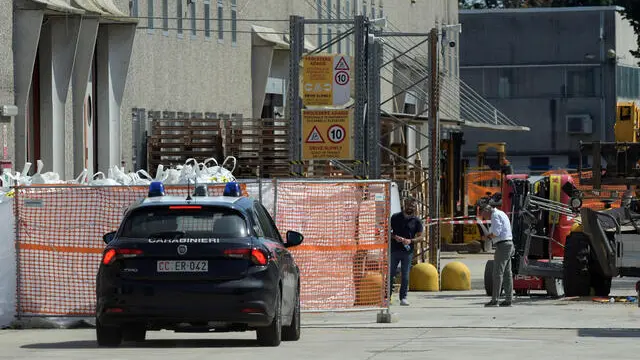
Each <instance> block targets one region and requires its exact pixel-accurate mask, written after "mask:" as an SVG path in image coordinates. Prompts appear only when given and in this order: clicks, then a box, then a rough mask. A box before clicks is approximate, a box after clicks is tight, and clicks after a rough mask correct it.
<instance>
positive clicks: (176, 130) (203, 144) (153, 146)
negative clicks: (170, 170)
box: [147, 118, 224, 173]
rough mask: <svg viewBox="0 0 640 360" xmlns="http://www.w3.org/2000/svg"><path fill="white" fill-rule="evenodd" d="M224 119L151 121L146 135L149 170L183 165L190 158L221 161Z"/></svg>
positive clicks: (152, 171)
mask: <svg viewBox="0 0 640 360" xmlns="http://www.w3.org/2000/svg"><path fill="white" fill-rule="evenodd" d="M222 126H223V122H222V120H219V119H202V118H192V119H159V120H153V121H152V123H151V135H150V136H149V137H148V138H147V163H148V170H149V171H151V173H155V171H156V169H157V167H158V165H160V164H162V165H164V166H176V165H182V164H184V163H185V161H186V160H187V159H189V158H194V159H196V160H197V161H204V160H206V159H207V158H211V157H213V158H215V159H216V160H218V161H220V158H221V157H222V156H223V154H224V151H223V150H224V149H223V145H224V142H223V135H224V133H223V131H224V129H223V127H222Z"/></svg>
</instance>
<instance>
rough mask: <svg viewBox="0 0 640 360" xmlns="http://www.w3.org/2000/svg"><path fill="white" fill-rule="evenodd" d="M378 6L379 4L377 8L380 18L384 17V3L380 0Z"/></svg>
mask: <svg viewBox="0 0 640 360" xmlns="http://www.w3.org/2000/svg"><path fill="white" fill-rule="evenodd" d="M379 6H380V10H379V12H380V19H382V18H383V17H384V5H383V4H382V0H380V4H379Z"/></svg>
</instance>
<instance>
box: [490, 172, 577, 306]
mask: <svg viewBox="0 0 640 360" xmlns="http://www.w3.org/2000/svg"><path fill="white" fill-rule="evenodd" d="M581 205H582V200H581V192H580V191H579V190H578V189H577V188H576V186H575V184H574V180H573V178H572V177H571V176H570V175H567V174H562V175H548V176H529V175H526V174H517V175H507V176H506V178H505V181H504V182H503V185H502V199H501V205H500V208H501V210H502V211H504V212H505V213H506V214H507V215H508V216H509V218H510V219H511V224H512V233H513V242H514V247H515V254H514V256H513V258H512V259H511V266H512V271H513V287H514V291H515V293H516V295H520V296H522V295H528V294H529V293H530V291H532V290H542V291H546V292H547V294H548V295H550V296H552V297H562V296H564V286H563V282H562V279H563V256H564V244H565V241H566V238H567V235H569V233H570V232H571V227H572V225H573V223H574V219H575V218H576V216H578V214H579V208H580V206H581ZM492 275H493V260H489V261H487V263H486V265H485V272H484V287H485V291H486V293H487V295H489V296H490V295H491V292H492V289H493V286H494V284H493V276H492Z"/></svg>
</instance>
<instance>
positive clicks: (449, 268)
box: [441, 261, 471, 290]
mask: <svg viewBox="0 0 640 360" xmlns="http://www.w3.org/2000/svg"><path fill="white" fill-rule="evenodd" d="M441 277H442V290H471V272H470V271H469V268H468V267H467V265H465V264H463V263H461V262H459V261H454V262H451V263H448V264H447V265H446V266H445V267H444V268H443V269H442V274H441Z"/></svg>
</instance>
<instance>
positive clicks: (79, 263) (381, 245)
mask: <svg viewBox="0 0 640 360" xmlns="http://www.w3.org/2000/svg"><path fill="white" fill-rule="evenodd" d="M389 184H390V183H387V182H350V183H321V182H317V183H313V182H312V183H309V182H287V181H279V182H278V183H277V185H276V192H277V195H275V197H276V203H277V210H276V211H277V218H276V220H277V225H278V226H279V229H280V230H281V232H282V235H283V236H286V231H287V230H298V231H300V232H302V234H303V235H304V236H305V241H304V242H303V244H302V245H301V246H298V247H295V248H291V249H290V250H291V252H292V254H293V256H294V258H295V260H296V262H297V264H298V266H299V267H300V271H301V281H302V282H301V303H302V308H303V309H305V310H322V309H352V308H358V307H382V306H384V299H385V297H386V294H387V292H388V289H387V286H386V284H387V282H388V280H387V279H388V275H387V273H388V261H387V259H388V250H387V247H388V232H389V227H388V226H389V225H388V219H389V216H390V213H389V212H390V201H389V196H390V195H389V191H390V185H389ZM241 186H242V189H243V193H244V195H248V194H247V192H246V188H247V187H246V184H241ZM223 189H224V184H221V185H215V186H209V187H208V190H209V194H210V195H221V194H222V191H223ZM165 190H166V193H167V195H179V194H182V195H185V196H186V194H187V192H188V190H187V187H186V186H166V187H165ZM190 190H191V191H193V187H192V188H191V189H190ZM147 191H148V187H146V186H101V187H92V186H60V185H56V186H38V187H25V188H19V189H18V191H16V195H15V199H14V210H15V216H16V249H17V258H18V263H17V277H18V283H17V312H18V315H31V316H93V315H94V313H95V278H96V273H97V270H98V265H99V263H100V258H101V254H102V251H103V249H104V246H105V245H104V242H103V240H102V236H103V235H104V234H105V233H107V232H110V231H114V230H116V229H117V228H118V226H119V224H120V221H121V219H122V215H123V213H124V211H125V209H126V208H127V207H128V206H129V205H130V204H132V203H133V202H134V201H136V200H138V199H140V198H143V197H145V196H146V195H147Z"/></svg>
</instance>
